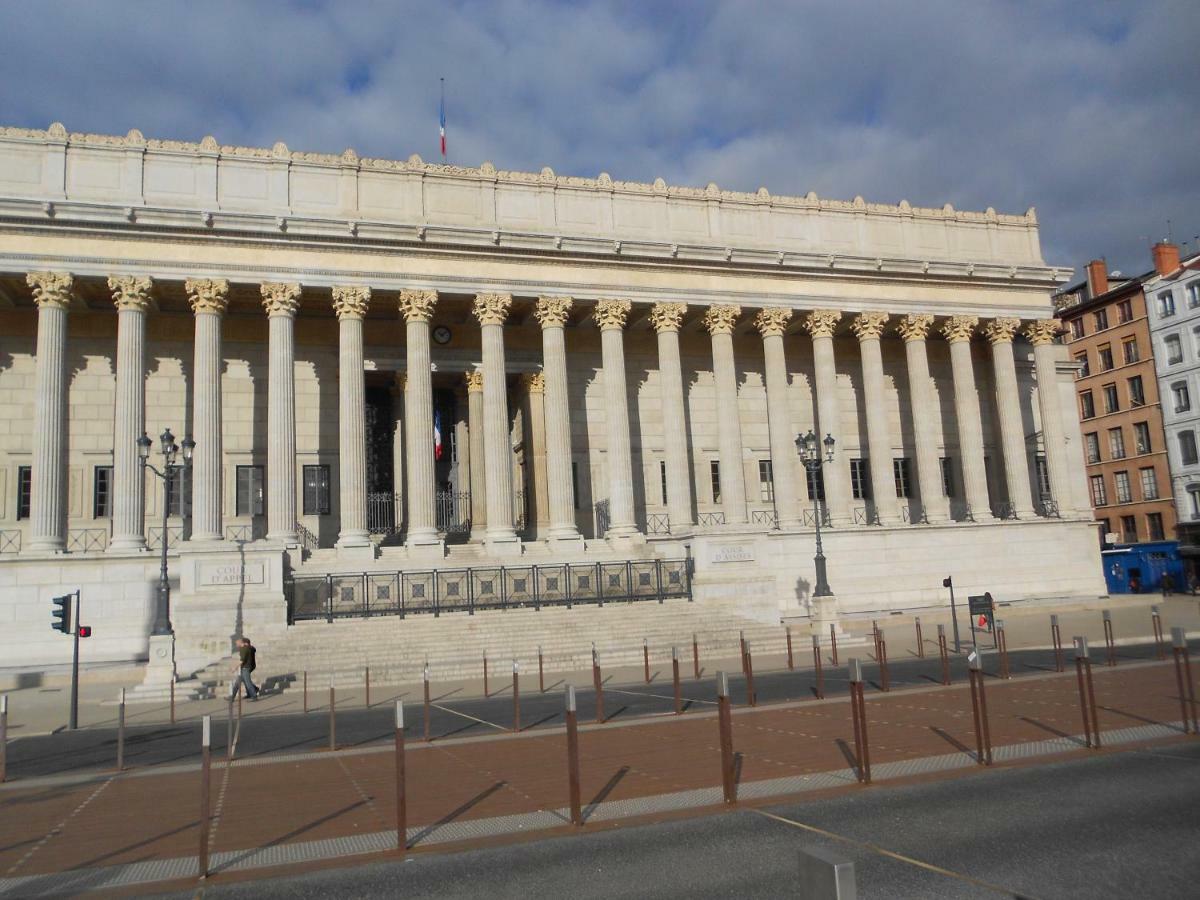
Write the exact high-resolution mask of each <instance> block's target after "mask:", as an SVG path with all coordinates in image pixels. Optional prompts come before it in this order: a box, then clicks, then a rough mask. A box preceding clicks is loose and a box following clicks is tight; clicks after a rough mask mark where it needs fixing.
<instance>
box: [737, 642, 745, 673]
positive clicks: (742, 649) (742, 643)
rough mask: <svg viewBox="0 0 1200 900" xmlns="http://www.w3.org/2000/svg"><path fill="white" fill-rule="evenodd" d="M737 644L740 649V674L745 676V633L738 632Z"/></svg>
mask: <svg viewBox="0 0 1200 900" xmlns="http://www.w3.org/2000/svg"><path fill="white" fill-rule="evenodd" d="M738 644H739V646H740V647H741V653H742V674H743V675H745V674H746V632H745V631H739V632H738Z"/></svg>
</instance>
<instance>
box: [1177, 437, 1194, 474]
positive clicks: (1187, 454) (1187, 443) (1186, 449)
mask: <svg viewBox="0 0 1200 900" xmlns="http://www.w3.org/2000/svg"><path fill="white" fill-rule="evenodd" d="M1179 455H1180V457H1181V458H1182V460H1183V464H1184V465H1185V466H1194V465H1196V435H1195V433H1194V432H1193V431H1192V430H1191V429H1190V428H1189V429H1188V430H1187V431H1181V432H1179Z"/></svg>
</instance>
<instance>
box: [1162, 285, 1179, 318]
mask: <svg viewBox="0 0 1200 900" xmlns="http://www.w3.org/2000/svg"><path fill="white" fill-rule="evenodd" d="M1158 314H1159V315H1160V316H1161V317H1163V318H1164V319H1165V318H1167V317H1169V316H1173V315H1175V297H1174V296H1172V294H1171V292H1170V291H1163V292H1162V293H1161V294H1159V295H1158Z"/></svg>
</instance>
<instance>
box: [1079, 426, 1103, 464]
mask: <svg viewBox="0 0 1200 900" xmlns="http://www.w3.org/2000/svg"><path fill="white" fill-rule="evenodd" d="M1083 446H1084V449H1085V451H1086V453H1087V461H1088V462H1089V463H1098V462H1100V435H1099V434H1098V433H1097V432H1095V431H1089V432H1088V433H1087V434H1085V435H1084V436H1083Z"/></svg>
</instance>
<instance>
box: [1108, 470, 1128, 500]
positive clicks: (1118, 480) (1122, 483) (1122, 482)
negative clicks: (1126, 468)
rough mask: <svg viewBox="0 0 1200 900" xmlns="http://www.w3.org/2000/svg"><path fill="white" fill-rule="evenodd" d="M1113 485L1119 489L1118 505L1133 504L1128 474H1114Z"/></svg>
mask: <svg viewBox="0 0 1200 900" xmlns="http://www.w3.org/2000/svg"><path fill="white" fill-rule="evenodd" d="M1113 484H1114V485H1115V486H1116V489H1117V502H1118V503H1132V502H1133V491H1132V490H1130V487H1129V473H1128V472H1113Z"/></svg>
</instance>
